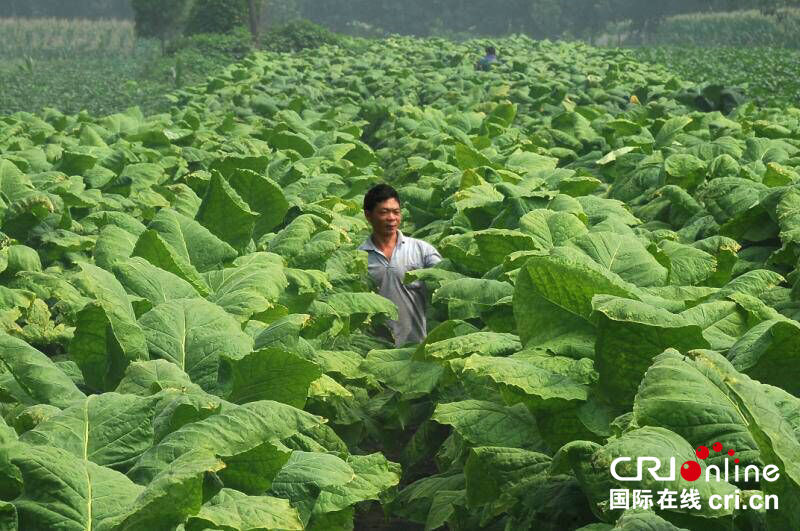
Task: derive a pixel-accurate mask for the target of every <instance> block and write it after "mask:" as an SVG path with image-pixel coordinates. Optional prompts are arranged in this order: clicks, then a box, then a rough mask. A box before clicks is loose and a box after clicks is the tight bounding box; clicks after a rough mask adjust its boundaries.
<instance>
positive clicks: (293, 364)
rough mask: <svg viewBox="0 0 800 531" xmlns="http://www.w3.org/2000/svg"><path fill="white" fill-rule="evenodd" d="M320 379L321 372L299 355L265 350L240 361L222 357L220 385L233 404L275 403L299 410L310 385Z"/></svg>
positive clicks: (277, 349) (239, 359)
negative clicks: (271, 401)
mask: <svg viewBox="0 0 800 531" xmlns="http://www.w3.org/2000/svg"><path fill="white" fill-rule="evenodd" d="M320 376H322V370H320V368H319V367H318V366H317V365H316V364H314V363H312V362H310V361H308V360H306V359H304V358H302V357H300V356H299V355H297V354H295V353H293V352H289V351H286V350H283V349H280V348H267V349H262V350H257V351H255V352H251V353H250V354H247V355H245V356H244V357H241V358H237V357H233V358H232V357H229V356H227V355H223V357H222V358H221V365H220V368H219V385H220V388H221V389H222V390H223V392H224V394H225V395H226V396H227V398H228V400H230V401H231V402H234V403H236V404H244V403H246V402H253V401H256V400H274V401H276V402H283V403H284V404H289V405H291V406H294V407H298V408H302V407H303V406H304V405H305V403H306V397H307V396H308V389H309V386H310V385H311V382H313V381H314V380H316V379H317V378H319V377H320Z"/></svg>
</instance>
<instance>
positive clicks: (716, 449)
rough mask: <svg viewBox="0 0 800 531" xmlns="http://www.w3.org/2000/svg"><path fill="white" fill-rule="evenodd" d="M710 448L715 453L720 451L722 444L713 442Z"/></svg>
mask: <svg viewBox="0 0 800 531" xmlns="http://www.w3.org/2000/svg"><path fill="white" fill-rule="evenodd" d="M711 447H712V448H713V449H714V451H715V452H721V451H722V443H719V442H715V443H714V444H713V445H712V446H711Z"/></svg>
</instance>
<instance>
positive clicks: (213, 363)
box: [139, 299, 253, 392]
mask: <svg viewBox="0 0 800 531" xmlns="http://www.w3.org/2000/svg"><path fill="white" fill-rule="evenodd" d="M139 323H140V325H141V327H142V330H144V335H145V337H146V338H147V348H148V350H149V351H150V353H151V354H152V355H153V356H154V357H158V358H162V359H165V360H168V361H170V362H172V363H174V364H175V365H177V366H178V367H180V368H181V369H182V370H183V371H184V372H186V374H188V375H189V377H190V378H191V379H192V382H194V383H196V384H197V385H199V386H200V387H202V388H203V389H205V390H206V391H210V392H213V391H214V390H216V389H217V371H218V369H219V364H220V356H222V354H226V355H227V356H229V357H231V358H234V359H238V358H242V357H244V356H245V355H247V354H248V353H249V352H250V350H251V349H252V347H253V341H252V339H251V338H250V336H248V335H247V334H245V333H244V332H242V330H241V328H240V327H239V324H238V323H237V322H236V320H235V319H234V318H233V317H231V316H230V315H229V314H227V313H226V312H225V310H223V309H222V308H220V307H219V306H217V305H216V304H213V303H210V302H207V301H204V300H202V299H179V300H174V301H169V302H165V303H163V304H160V305H158V306H156V307H155V308H153V309H152V310H150V311H149V312H147V313H146V314H144V315H142V317H141V318H140V319H139Z"/></svg>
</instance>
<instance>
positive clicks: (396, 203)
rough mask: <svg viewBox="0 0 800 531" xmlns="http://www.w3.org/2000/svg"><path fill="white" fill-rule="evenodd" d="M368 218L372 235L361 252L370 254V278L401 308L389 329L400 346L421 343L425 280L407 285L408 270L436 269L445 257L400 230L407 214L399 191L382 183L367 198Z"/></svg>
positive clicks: (379, 290)
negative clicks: (434, 267) (402, 207)
mask: <svg viewBox="0 0 800 531" xmlns="http://www.w3.org/2000/svg"><path fill="white" fill-rule="evenodd" d="M364 216H365V217H366V218H367V221H369V224H370V225H372V234H371V235H370V236H368V237H367V239H366V240H364V243H363V244H361V246H360V247H359V249H360V250H361V251H367V268H368V270H369V276H370V277H371V278H372V281H373V282H374V283H375V287H376V288H377V289H378V293H379V294H380V295H383V296H384V297H386V298H387V299H389V300H391V301H392V302H394V303H395V304H396V305H397V315H398V318H397V320H396V321H395V320H389V322H388V323H387V324H388V327H389V330H390V331H391V333H392V336H393V339H394V342H395V345H396V346H398V347H399V346H402V345H405V344H407V343H421V342H422V341H424V340H425V336H426V335H427V323H426V321H425V305H426V301H427V291H426V289H425V284H424V283H423V282H422V281H421V280H415V281H413V282H410V283H409V284H406V283H405V276H406V272H407V271H413V270H414V269H423V268H428V267H433V266H435V265H436V264H438V263H439V262H441V261H442V256H441V255H440V254H439V252H438V251H437V250H436V249H435V248H434V247H433V245H431V244H429V243H428V242H424V241H422V240H418V239H416V238H412V237H410V236H406V235H404V234H403V233H402V232H401V231H400V223H401V222H402V221H403V214H402V210H401V206H400V196H399V195H398V193H397V190H395V189H394V188H392V187H391V186H389V185H388V184H379V185H377V186H374V187H373V188H372V189H370V190H369V191H368V192H367V194H366V195H365V196H364Z"/></svg>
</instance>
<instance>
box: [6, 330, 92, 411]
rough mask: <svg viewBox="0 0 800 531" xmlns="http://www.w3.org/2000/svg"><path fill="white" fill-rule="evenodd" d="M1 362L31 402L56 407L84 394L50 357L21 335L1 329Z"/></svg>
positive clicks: (76, 399) (67, 404)
mask: <svg viewBox="0 0 800 531" xmlns="http://www.w3.org/2000/svg"><path fill="white" fill-rule="evenodd" d="M0 363H2V366H3V370H4V372H7V373H9V374H10V375H11V377H12V378H13V379H14V382H16V384H17V385H18V386H19V387H20V388H21V390H22V391H23V392H24V393H25V397H26V400H27V401H30V403H32V404H52V405H54V406H56V407H59V408H64V407H68V406H69V405H70V404H72V403H73V402H76V401H78V400H81V399H83V398H85V395H84V394H83V393H82V392H81V391H80V390H79V389H78V388H77V387H76V386H75V384H74V383H73V381H72V380H71V379H70V378H69V377H68V376H67V375H66V374H64V372H63V371H61V369H59V368H58V366H56V364H54V363H53V361H52V360H51V359H50V358H48V357H47V356H45V355H44V354H42V353H41V352H39V351H38V350H36V349H35V348H33V347H31V346H30V345H28V344H27V343H25V342H24V341H22V340H21V339H17V338H15V337H12V336H9V335H8V334H5V333H2V332H0Z"/></svg>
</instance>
